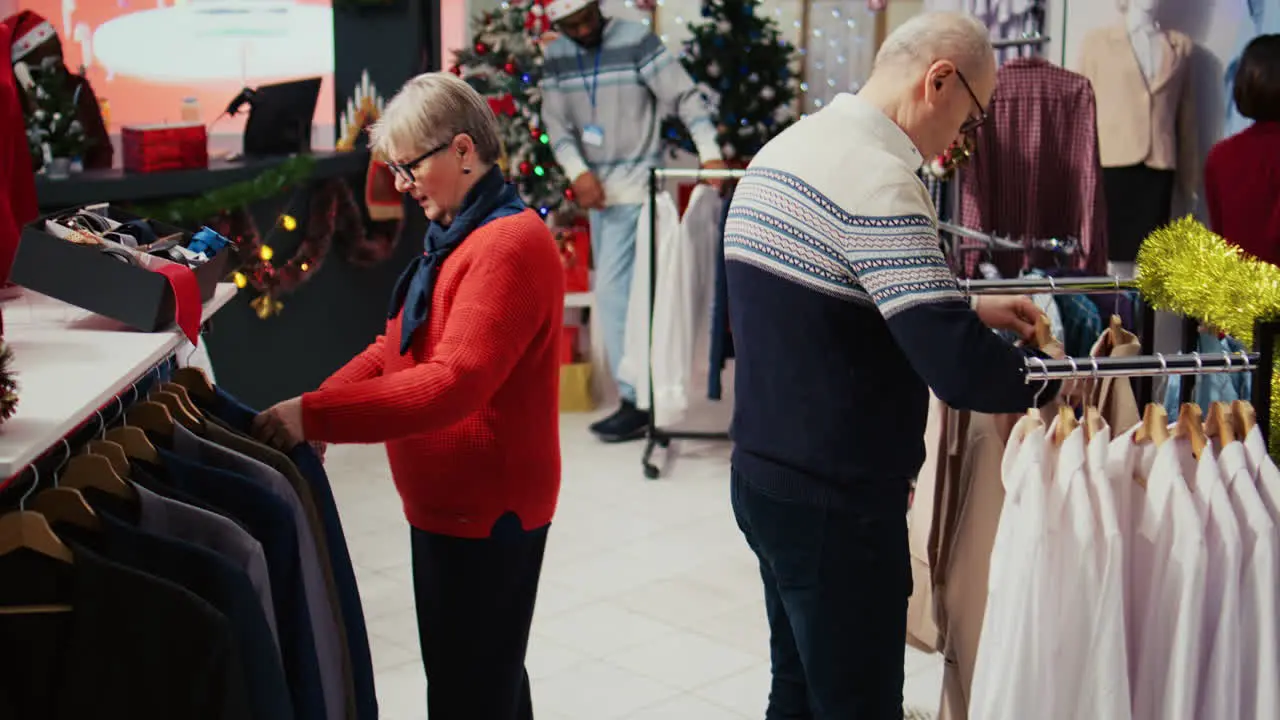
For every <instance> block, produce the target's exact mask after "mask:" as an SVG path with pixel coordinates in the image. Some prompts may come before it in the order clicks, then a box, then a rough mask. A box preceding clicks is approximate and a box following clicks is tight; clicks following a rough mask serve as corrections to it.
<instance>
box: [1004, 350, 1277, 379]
mask: <svg viewBox="0 0 1280 720" xmlns="http://www.w3.org/2000/svg"><path fill="white" fill-rule="evenodd" d="M1259 357H1260V356H1259V354H1258V353H1256V352H1255V353H1204V354H1200V353H1178V354H1176V355H1165V354H1163V353H1156V354H1155V355H1135V356H1133V357H1103V358H1067V359H1065V360H1045V359H1043V358H1027V375H1026V381H1027V382H1028V383H1031V382H1048V381H1050V380H1072V379H1077V380H1088V379H1090V378H1098V377H1155V376H1164V375H1212V374H1218V373H1232V372H1254V371H1257V370H1258V369H1259V365H1258V361H1259Z"/></svg>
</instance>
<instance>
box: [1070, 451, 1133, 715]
mask: <svg viewBox="0 0 1280 720" xmlns="http://www.w3.org/2000/svg"><path fill="white" fill-rule="evenodd" d="M1110 444H1111V429H1110V428H1107V427H1104V428H1102V429H1100V430H1098V431H1097V432H1095V433H1094V435H1093V439H1091V440H1089V442H1088V446H1087V448H1086V452H1087V458H1086V463H1087V476H1088V484H1087V486H1088V489H1089V497H1090V500H1091V502H1092V504H1093V508H1094V512H1095V515H1096V517H1097V520H1098V543H1097V555H1096V557H1097V559H1098V567H1099V569H1100V572H1101V577H1100V580H1101V582H1100V587H1099V589H1098V593H1097V595H1096V596H1095V597H1094V598H1093V600H1094V608H1093V625H1092V627H1091V628H1090V633H1091V635H1090V641H1089V650H1088V653H1087V655H1086V658H1087V659H1088V665H1087V666H1086V672H1085V676H1084V685H1083V687H1082V688H1081V692H1080V696H1079V699H1078V704H1077V706H1076V717H1077V718H1080V719H1081V720H1086V719H1087V720H1096V719H1097V718H1107V719H1108V720H1129V718H1130V717H1131V705H1130V696H1129V668H1128V648H1127V645H1126V641H1125V618H1126V617H1127V616H1126V611H1125V578H1126V577H1127V574H1126V573H1127V571H1126V568H1125V542H1126V540H1125V532H1126V528H1127V527H1128V524H1129V515H1128V513H1127V510H1128V508H1127V506H1126V507H1125V514H1121V507H1120V503H1119V500H1118V498H1117V493H1116V488H1115V485H1114V479H1113V478H1111V477H1110V476H1109V474H1108V473H1107V450H1108V446H1109V445H1110ZM1126 484H1127V485H1132V484H1133V482H1132V481H1128V482H1127V483H1126Z"/></svg>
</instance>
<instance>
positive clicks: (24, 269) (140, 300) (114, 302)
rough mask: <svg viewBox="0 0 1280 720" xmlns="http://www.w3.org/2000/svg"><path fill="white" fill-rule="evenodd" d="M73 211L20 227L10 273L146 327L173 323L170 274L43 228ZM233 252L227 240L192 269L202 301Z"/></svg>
mask: <svg viewBox="0 0 1280 720" xmlns="http://www.w3.org/2000/svg"><path fill="white" fill-rule="evenodd" d="M74 212H75V211H61V212H58V213H54V214H51V215H46V216H44V217H41V218H40V219H38V220H36V221H35V222H32V223H29V224H27V225H26V226H24V227H23V228H22V238H21V241H20V243H19V245H18V253H17V256H16V257H15V258H14V261H13V271H12V272H11V273H10V277H9V279H10V280H11V281H12V282H13V283H15V284H18V285H21V286H23V287H25V288H27V289H29V290H34V291H36V292H38V293H41V294H43V295H48V296H49V297H52V298H56V299H58V300H61V301H63V302H65V303H70V304H72V305H75V306H77V307H80V308H83V309H85V310H88V311H89V312H92V313H97V314H98V315H102V316H105V317H109V318H112V319H113V320H119V321H120V322H122V323H125V324H126V325H129V326H131V327H134V328H137V329H139V330H143V331H145V332H156V331H158V330H163V329H165V328H167V327H170V326H172V325H173V323H174V319H175V318H174V297H173V289H172V288H171V287H170V286H169V280H168V278H166V277H165V276H164V275H162V274H160V273H158V272H152V271H151V270H147V269H145V268H142V267H139V266H137V265H133V264H130V263H127V262H122V261H121V260H120V259H119V258H117V257H115V256H112V255H109V254H106V253H103V252H102V247H101V246H97V245H79V244H76V243H74V242H71V241H70V240H64V239H62V238H59V237H57V236H54V235H51V234H50V233H49V232H48V231H47V230H46V229H45V221H46V220H48V219H51V218H59V217H65V216H67V215H70V214H73V213H74ZM106 214H107V216H108V217H110V218H111V219H112V220H116V221H118V222H129V221H131V220H137V219H138V218H137V216H135V215H130V214H129V213H126V212H123V211H121V210H117V209H116V208H114V207H112V208H109V209H108V210H107V212H106ZM148 223H149V224H150V225H151V228H152V229H153V230H154V231H155V233H156V236H157V237H166V236H169V235H172V234H175V233H181V234H182V237H183V239H182V244H183V245H184V246H185V245H187V244H188V243H190V242H191V235H192V233H190V232H187V231H186V230H183V229H181V228H177V227H174V226H172V225H167V224H165V223H161V222H157V221H155V220H148ZM232 254H233V248H232V247H231V246H227V247H225V248H223V249H222V251H221V252H219V253H218V254H217V255H214V256H213V258H211V259H210V260H209V261H208V262H206V263H205V264H203V265H200V266H198V267H195V268H193V269H192V272H194V273H195V276H196V282H197V283H198V284H199V286H200V300H201V302H205V301H208V300H209V299H210V298H212V297H213V294H214V291H215V290H216V289H217V286H218V283H219V282H221V281H222V280H223V278H224V277H225V276H226V274H227V272H228V270H227V264H228V262H229V258H230V256H231V255H232Z"/></svg>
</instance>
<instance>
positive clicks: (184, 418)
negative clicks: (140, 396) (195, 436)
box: [147, 390, 201, 432]
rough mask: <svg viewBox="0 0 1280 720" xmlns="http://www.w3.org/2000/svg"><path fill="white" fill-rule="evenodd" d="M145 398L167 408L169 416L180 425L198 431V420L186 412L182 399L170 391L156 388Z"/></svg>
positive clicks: (199, 427) (199, 424) (199, 423)
mask: <svg viewBox="0 0 1280 720" xmlns="http://www.w3.org/2000/svg"><path fill="white" fill-rule="evenodd" d="M147 399H148V400H151V401H152V402H157V403H160V404H161V405H163V406H165V407H166V408H168V410H169V415H170V417H172V418H173V419H174V420H176V421H177V422H178V424H179V425H181V426H182V427H184V428H186V429H188V430H191V431H192V432H198V431H199V430H200V429H201V422H200V420H199V419H198V418H196V417H195V416H194V415H192V414H191V413H189V412H187V409H186V408H184V407H183V406H182V400H181V399H179V398H178V396H177V395H174V394H173V393H171V392H164V391H161V390H157V391H155V392H153V393H151V394H150V395H148V396H147Z"/></svg>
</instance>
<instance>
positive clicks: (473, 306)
mask: <svg viewBox="0 0 1280 720" xmlns="http://www.w3.org/2000/svg"><path fill="white" fill-rule="evenodd" d="M563 315H564V273H563V270H562V267H561V263H560V254H559V252H558V251H557V249H556V244H555V240H554V238H553V237H552V235H551V233H550V231H548V230H547V228H546V226H545V225H544V224H543V222H542V220H541V219H540V218H539V217H538V214H537V213H536V212H534V211H532V210H526V211H524V212H522V213H520V214H518V215H512V216H509V217H505V218H500V219H498V220H493V221H491V222H489V223H488V224H486V225H483V226H481V227H480V228H479V229H477V230H475V231H474V232H473V233H472V234H471V236H470V237H468V238H467V239H466V241H465V242H463V243H462V244H461V245H459V246H458V248H457V249H456V250H455V251H454V252H453V253H452V254H451V255H450V256H449V257H448V259H447V260H446V261H445V262H444V264H443V266H442V267H441V269H440V274H439V276H438V278H437V280H436V284H435V291H434V293H433V297H432V304H431V316H430V319H429V320H428V323H427V325H424V326H423V328H421V329H419V330H418V332H417V334H416V335H415V337H414V339H413V346H412V347H411V348H410V350H409V352H408V354H406V355H404V356H401V355H400V352H399V350H400V317H399V316H397V317H396V318H394V319H392V320H390V321H389V322H388V323H387V330H386V334H384V335H383V336H381V337H379V338H378V339H377V340H375V341H374V342H373V344H372V345H370V346H369V348H368V349H367V350H365V351H364V352H363V353H361V354H359V355H357V356H356V357H355V359H353V360H352V361H351V362H349V363H347V365H346V366H345V367H343V368H342V369H341V370H339V371H338V372H336V373H334V374H333V376H332V377H330V378H329V379H328V380H326V381H325V383H324V384H323V385H322V386H321V387H320V389H319V390H317V391H316V392H312V393H307V394H305V395H303V396H302V412H303V426H304V431H305V434H306V437H307V439H308V440H319V441H322V442H334V443H374V442H385V443H386V445H387V456H388V457H389V458H390V461H391V476H392V478H393V479H394V481H395V484H396V488H397V489H398V490H399V491H400V497H401V499H402V500H403V502H404V511H405V516H406V517H407V518H408V519H409V523H410V524H411V525H413V526H414V527H416V528H418V529H420V530H426V531H428V532H434V533H441V534H445V535H452V536H455V537H465V538H481V537H487V536H488V534H489V531H490V529H491V528H492V527H493V523H494V522H495V521H496V520H497V519H498V518H499V517H500V516H501V515H502V514H503V513H506V512H508V511H514V512H515V513H516V514H517V515H519V516H520V520H521V523H522V524H523V526H524V528H525V529H527V530H528V529H533V528H537V527H541V526H543V525H546V524H547V523H549V522H550V521H551V516H552V514H553V513H554V512H555V507H556V499H557V497H558V496H559V493H560V430H559V394H560V391H559V385H560V356H559V352H558V351H559V342H560V337H561V326H562V322H563Z"/></svg>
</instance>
